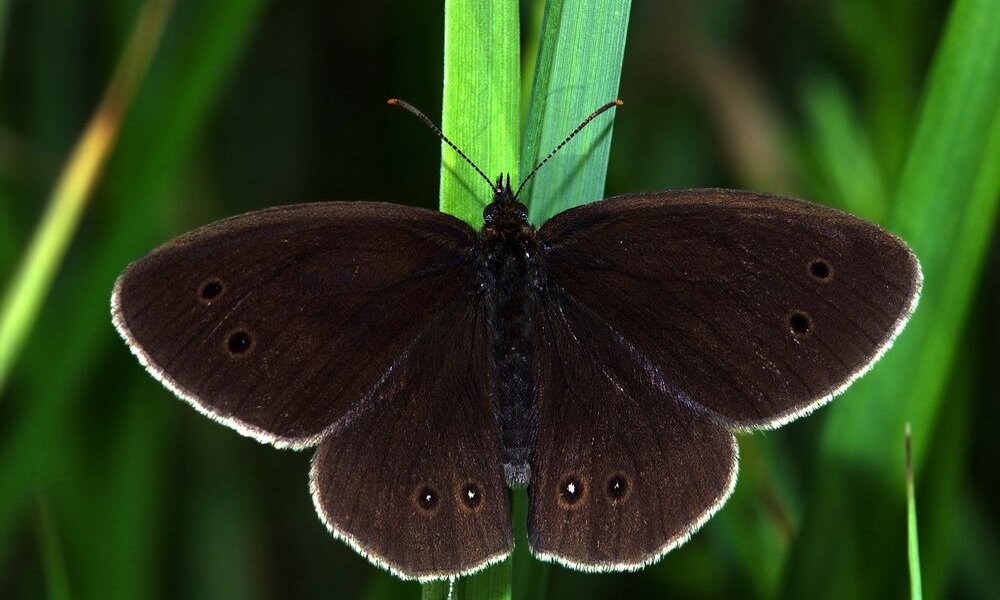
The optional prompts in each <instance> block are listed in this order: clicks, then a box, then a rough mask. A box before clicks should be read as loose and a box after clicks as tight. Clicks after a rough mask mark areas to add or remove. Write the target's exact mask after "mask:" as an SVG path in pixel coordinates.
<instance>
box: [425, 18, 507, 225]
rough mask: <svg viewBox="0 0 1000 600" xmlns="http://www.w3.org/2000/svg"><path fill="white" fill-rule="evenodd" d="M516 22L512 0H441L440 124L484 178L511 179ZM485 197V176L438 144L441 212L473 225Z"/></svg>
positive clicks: (487, 193)
mask: <svg viewBox="0 0 1000 600" xmlns="http://www.w3.org/2000/svg"><path fill="white" fill-rule="evenodd" d="M519 32H520V24H519V22H518V3H517V2H515V1H513V0H503V1H496V2H477V1H475V0H447V1H446V2H445V6H444V96H443V99H442V115H441V129H442V131H444V134H445V135H446V136H448V137H449V138H451V140H452V141H453V142H454V143H455V144H456V145H457V146H458V147H459V148H462V150H463V151H464V152H465V153H466V154H467V155H468V157H469V158H470V159H471V160H472V161H473V162H475V163H476V164H477V165H479V168H481V169H482V170H483V172H484V173H485V174H486V176H487V177H490V178H493V177H495V176H496V175H497V174H499V173H501V172H503V173H510V175H511V180H513V181H516V180H517V157H518V152H519V146H518V145H519V143H520V122H521V120H520V113H519V109H518V101H519V98H520V93H521V88H520V85H521V79H520V65H521V54H520V52H521V50H520V33H519ZM490 200H491V196H490V187H489V185H488V184H487V182H485V181H483V180H482V178H481V177H480V176H479V175H478V174H477V173H476V172H475V170H473V169H472V168H471V167H469V165H467V164H465V161H464V160H462V158H461V157H460V156H458V154H457V153H456V152H455V151H454V150H452V149H451V148H449V147H448V146H447V145H445V144H442V145H441V195H440V203H441V210H442V211H444V212H446V213H448V214H450V215H454V216H456V217H458V218H460V219H462V220H463V221H465V222H467V223H469V224H470V225H472V226H473V227H476V228H478V227H479V226H480V225H481V224H482V222H483V216H482V212H483V207H485V206H486V203H488V202H489V201H490Z"/></svg>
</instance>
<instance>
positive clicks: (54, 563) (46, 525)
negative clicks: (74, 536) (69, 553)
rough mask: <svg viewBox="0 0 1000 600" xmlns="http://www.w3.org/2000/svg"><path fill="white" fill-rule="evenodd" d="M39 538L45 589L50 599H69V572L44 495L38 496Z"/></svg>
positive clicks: (56, 528) (59, 538)
mask: <svg viewBox="0 0 1000 600" xmlns="http://www.w3.org/2000/svg"><path fill="white" fill-rule="evenodd" d="M38 520H39V538H40V540H39V541H40V544H39V545H40V546H41V548H42V566H43V567H44V569H45V589H46V591H47V592H48V597H49V599H50V600H71V599H72V598H73V594H72V593H71V592H70V590H71V587H70V584H69V574H68V572H67V569H66V557H65V552H63V544H62V539H61V536H60V535H59V529H58V527H57V526H56V521H55V517H54V516H53V515H52V509H51V508H50V507H49V504H48V502H47V501H46V500H45V498H44V497H42V496H39V498H38Z"/></svg>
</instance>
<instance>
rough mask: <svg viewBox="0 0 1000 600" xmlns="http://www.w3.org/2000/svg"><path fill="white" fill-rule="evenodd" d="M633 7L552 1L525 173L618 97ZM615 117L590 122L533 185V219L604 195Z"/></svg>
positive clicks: (622, 1) (615, 0)
mask: <svg viewBox="0 0 1000 600" xmlns="http://www.w3.org/2000/svg"><path fill="white" fill-rule="evenodd" d="M630 9H631V1H630V0H607V1H605V0H551V1H550V2H549V3H548V4H547V6H546V8H545V16H544V18H543V22H542V35H541V44H540V47H539V54H538V59H537V61H536V63H535V80H534V83H533V87H532V90H531V104H530V107H529V108H528V119H527V122H526V123H525V127H524V141H523V144H522V146H523V150H522V153H521V173H523V174H527V173H528V172H530V171H531V168H532V167H534V166H535V165H536V164H538V161H540V160H541V159H543V158H545V155H546V154H548V153H549V151H550V150H552V148H554V147H555V146H556V144H558V143H559V142H560V141H562V139H563V138H564V137H565V136H566V134H568V133H569V132H570V131H572V130H573V128H574V127H576V126H577V125H578V124H579V123H580V121H581V120H583V118H584V117H586V116H587V115H589V114H590V113H591V112H593V111H594V109H596V108H597V107H599V106H601V105H602V104H604V103H605V102H609V101H611V100H614V99H615V98H617V97H618V83H619V80H620V79H621V70H622V60H623V58H624V55H625V35H626V33H627V30H628V16H629V11H630ZM613 116H614V114H613V113H609V114H607V115H602V116H601V117H599V118H598V119H597V120H596V121H595V122H594V123H591V124H590V125H589V126H588V127H587V128H585V129H584V130H583V131H582V132H580V134H579V135H578V136H577V137H576V138H575V139H574V140H573V141H572V142H571V143H570V144H568V145H567V146H566V147H565V148H563V149H562V150H561V151H560V152H559V154H557V155H556V156H555V157H554V158H553V159H552V160H550V161H549V162H548V163H547V164H546V165H545V168H544V169H542V170H541V171H539V172H538V174H537V175H536V176H535V177H534V179H532V180H531V182H529V183H528V184H527V186H526V187H525V189H524V192H523V193H522V198H521V200H522V202H525V203H527V204H528V210H529V214H530V216H531V221H532V222H533V223H535V224H539V223H544V222H545V221H546V220H547V219H548V218H549V217H551V216H552V215H554V214H555V213H557V212H560V211H563V210H566V209H567V208H570V207H573V206H578V205H580V204H585V203H587V202H593V201H594V200H599V199H600V198H602V197H603V196H604V180H605V176H606V174H607V169H608V153H609V151H610V149H611V123H612V117H613Z"/></svg>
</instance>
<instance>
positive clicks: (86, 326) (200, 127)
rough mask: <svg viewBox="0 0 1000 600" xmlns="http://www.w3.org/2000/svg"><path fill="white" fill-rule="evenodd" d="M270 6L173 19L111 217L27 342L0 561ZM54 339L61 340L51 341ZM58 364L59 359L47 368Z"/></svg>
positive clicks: (259, 1)
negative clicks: (128, 277)
mask: <svg viewBox="0 0 1000 600" xmlns="http://www.w3.org/2000/svg"><path fill="white" fill-rule="evenodd" d="M264 6H265V3H264V2H263V0H254V1H252V2H248V1H244V0H226V1H221V2H212V3H200V4H190V5H182V6H181V10H179V11H178V13H177V19H175V21H174V26H176V27H177V28H178V30H177V31H178V35H176V36H169V37H168V38H167V43H168V44H169V43H171V42H172V43H173V44H174V46H173V47H172V49H171V51H170V52H164V54H163V60H162V62H161V61H156V62H154V65H153V68H152V69H151V71H150V74H149V81H148V82H147V85H146V86H144V89H143V91H142V92H141V93H140V94H139V96H138V97H137V99H136V103H135V106H134V108H133V111H132V116H131V117H130V118H129V121H128V122H127V123H126V124H125V127H124V129H123V130H122V134H121V139H120V140H119V143H118V151H117V152H116V155H115V157H114V158H113V159H112V161H111V164H110V165H109V168H108V177H107V181H106V193H107V194H108V197H107V198H106V199H105V200H106V201H107V211H108V213H109V215H110V223H109V225H108V227H107V229H106V231H105V232H104V235H103V237H102V238H101V240H100V243H99V244H97V245H96V247H92V248H91V250H90V251H89V252H88V253H87V254H86V257H85V260H84V261H83V263H82V264H81V265H79V268H78V277H77V278H76V280H75V281H76V285H74V286H73V287H72V288H69V289H71V293H68V294H66V295H65V296H64V297H53V298H52V301H51V302H50V303H49V304H50V305H52V306H51V308H49V307H47V308H46V311H45V314H46V315H50V316H51V318H43V319H41V320H40V321H39V324H38V329H39V332H38V334H37V335H35V336H32V341H31V343H29V344H28V345H27V346H26V348H25V350H26V357H25V358H26V359H27V358H28V356H27V354H31V355H32V356H31V358H32V359H34V360H31V361H29V360H25V361H24V364H25V367H27V366H28V365H29V363H30V364H36V365H40V366H39V367H38V368H37V369H34V370H29V369H27V368H25V369H24V370H23V371H21V372H20V374H21V375H22V377H21V381H20V383H21V385H20V391H19V395H20V396H22V397H24V398H27V399H30V402H29V403H27V404H26V405H25V406H24V407H23V410H21V411H20V413H19V414H18V415H17V420H16V422H15V423H12V424H11V427H10V435H9V436H7V437H5V438H4V439H3V440H0V564H4V563H5V562H6V561H7V560H8V558H9V552H10V550H11V544H12V543H13V541H14V540H13V536H12V535H11V532H12V530H13V528H14V523H15V519H16V518H17V517H18V516H19V514H20V512H21V511H22V510H24V509H25V508H26V507H27V500H28V497H27V494H28V492H29V491H30V489H31V484H32V483H33V482H35V481H38V480H44V479H46V478H47V477H50V476H51V473H52V471H53V469H54V465H55V464H56V463H57V461H58V460H59V457H60V453H66V452H73V451H75V449H72V448H66V447H65V439H66V438H67V437H68V436H67V435H66V432H67V428H69V427H73V426H74V425H75V423H73V422H72V420H71V419H68V418H67V417H66V415H68V414H72V411H73V410H74V409H75V407H76V406H77V405H78V404H80V403H82V402H83V401H84V400H86V399H88V397H87V396H86V395H85V394H84V393H82V392H81V390H82V389H86V385H85V382H86V381H87V380H88V378H89V377H91V376H92V375H93V373H94V372H95V371H96V370H97V363H98V362H99V361H100V360H102V359H103V355H102V353H101V352H99V349H100V348H101V345H102V344H110V343H111V342H112V341H114V342H115V343H116V344H119V345H118V347H119V348H121V346H120V341H119V340H117V337H116V336H115V335H114V332H113V329H112V328H111V326H110V324H109V318H108V294H109V293H110V290H111V288H112V285H113V283H114V280H115V277H117V275H118V273H119V272H120V271H121V269H122V268H123V267H124V266H125V265H126V264H127V263H128V261H129V260H132V259H134V258H135V257H136V256H139V255H141V254H142V252H144V251H148V250H149V248H150V247H152V246H153V245H154V244H155V242H156V241H157V240H161V241H162V237H163V232H162V231H161V229H160V228H161V227H162V224H163V221H164V219H165V218H166V215H168V214H169V212H170V211H169V209H168V206H169V205H170V203H171V193H172V192H174V191H175V190H176V189H177V187H178V184H179V182H183V181H184V177H182V176H181V175H180V173H181V171H182V168H183V167H184V165H185V163H186V161H188V160H190V158H191V156H192V154H193V153H194V149H195V148H196V147H197V143H198V141H199V139H200V136H201V135H202V134H203V133H204V132H205V127H204V125H205V122H206V120H207V118H208V117H209V116H210V114H211V110H212V109H213V108H214V107H216V106H217V104H218V100H219V99H220V95H221V93H222V91H223V90H224V89H225V85H224V84H225V83H226V82H227V81H228V77H227V75H228V74H229V73H231V72H232V69H233V64H234V63H235V61H236V59H237V58H239V57H240V56H241V55H242V52H243V51H244V49H245V47H246V43H247V40H248V37H249V33H250V32H252V31H253V30H254V28H255V26H256V24H257V20H258V18H259V16H260V14H261V12H262V9H263V7H264ZM181 17H184V18H183V19H182V18H181ZM52 339H58V340H59V341H60V343H59V344H57V345H53V344H51V343H48V340H52ZM121 351H123V350H121ZM125 354H126V355H127V352H126V353H125ZM52 364H56V365H59V368H58V369H55V370H53V369H51V368H46V366H50V365H52Z"/></svg>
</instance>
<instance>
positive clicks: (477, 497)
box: [460, 482, 483, 510]
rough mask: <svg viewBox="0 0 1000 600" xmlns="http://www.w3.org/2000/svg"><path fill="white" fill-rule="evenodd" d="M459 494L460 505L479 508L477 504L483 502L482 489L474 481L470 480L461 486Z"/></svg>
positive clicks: (472, 508)
mask: <svg viewBox="0 0 1000 600" xmlns="http://www.w3.org/2000/svg"><path fill="white" fill-rule="evenodd" d="M460 494H461V498H462V505H463V506H465V507H466V508H468V509H470V510H474V509H476V508H479V505H481V504H482V503H483V491H482V490H481V489H480V488H479V486H478V485H476V484H474V483H471V482H470V483H467V484H465V485H464V486H462V490H461V492H460Z"/></svg>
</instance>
